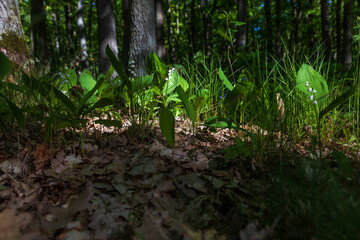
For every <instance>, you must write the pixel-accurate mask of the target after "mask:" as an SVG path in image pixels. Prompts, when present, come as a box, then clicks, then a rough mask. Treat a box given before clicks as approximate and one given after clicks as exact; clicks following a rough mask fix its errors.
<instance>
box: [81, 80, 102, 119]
mask: <svg viewBox="0 0 360 240" xmlns="http://www.w3.org/2000/svg"><path fill="white" fill-rule="evenodd" d="M104 81H105V78H101V79H99V81H98V82H97V83H96V84H95V86H94V87H93V88H92V89H91V90H90V92H88V93H87V94H85V96H84V97H82V98H81V99H80V103H79V106H78V108H77V111H76V112H77V113H78V114H81V113H82V111H83V110H84V109H85V103H86V102H87V100H88V99H89V98H90V97H92V96H93V95H94V94H95V92H96V91H97V90H98V89H99V87H100V86H101V85H102V84H103V82H104Z"/></svg>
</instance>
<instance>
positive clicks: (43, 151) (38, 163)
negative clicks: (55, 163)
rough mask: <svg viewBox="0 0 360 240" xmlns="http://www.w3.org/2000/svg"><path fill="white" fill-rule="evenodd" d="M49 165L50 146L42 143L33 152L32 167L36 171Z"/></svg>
mask: <svg viewBox="0 0 360 240" xmlns="http://www.w3.org/2000/svg"><path fill="white" fill-rule="evenodd" d="M49 163H50V145H49V144H47V143H42V144H40V145H38V146H37V147H36V150H35V152H34V165H35V169H36V171H39V170H42V169H44V168H45V167H46V166H47V165H48V164H49Z"/></svg>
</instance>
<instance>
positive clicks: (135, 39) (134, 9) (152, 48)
mask: <svg viewBox="0 0 360 240" xmlns="http://www.w3.org/2000/svg"><path fill="white" fill-rule="evenodd" d="M129 11H130V12H129V16H128V17H130V18H129V19H124V21H125V22H126V21H127V24H129V25H128V26H129V27H128V28H127V32H125V33H124V35H125V36H126V35H128V36H130V39H128V40H129V43H126V42H125V43H124V45H123V46H124V49H123V51H124V52H125V54H126V59H125V64H126V63H127V62H129V60H134V61H135V66H136V68H135V73H136V75H137V76H144V75H146V74H147V73H146V64H145V63H146V58H147V56H148V55H149V54H150V53H151V52H156V51H157V44H156V43H157V41H156V17H155V2H154V0H130V1H129ZM125 39H126V38H124V40H125Z"/></svg>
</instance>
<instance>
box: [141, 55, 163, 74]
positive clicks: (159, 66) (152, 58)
mask: <svg viewBox="0 0 360 240" xmlns="http://www.w3.org/2000/svg"><path fill="white" fill-rule="evenodd" d="M146 71H147V73H148V74H149V75H150V74H152V73H155V72H158V73H160V75H161V77H165V76H166V74H167V68H166V65H165V63H164V62H163V61H162V60H161V59H160V58H159V57H158V56H157V55H156V53H154V52H152V53H150V54H149V56H148V57H147V58H146Z"/></svg>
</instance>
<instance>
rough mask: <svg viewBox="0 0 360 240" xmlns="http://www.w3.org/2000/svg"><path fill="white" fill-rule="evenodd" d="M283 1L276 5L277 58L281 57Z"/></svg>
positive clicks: (279, 0) (278, 0) (277, 0)
mask: <svg viewBox="0 0 360 240" xmlns="http://www.w3.org/2000/svg"><path fill="white" fill-rule="evenodd" d="M281 1H282V0H276V5H275V12H276V13H275V15H276V19H275V25H276V36H275V53H276V57H277V58H280V57H281Z"/></svg>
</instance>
